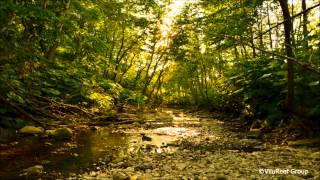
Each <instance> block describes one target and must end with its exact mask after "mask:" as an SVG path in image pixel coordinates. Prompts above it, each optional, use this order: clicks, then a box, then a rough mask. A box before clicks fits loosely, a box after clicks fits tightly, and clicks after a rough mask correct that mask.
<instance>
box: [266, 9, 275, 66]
mask: <svg viewBox="0 0 320 180" xmlns="http://www.w3.org/2000/svg"><path fill="white" fill-rule="evenodd" d="M269 6H270V5H269V3H267V17H268V27H269V29H270V28H271V21H270V13H269V9H270V7H269ZM269 41H270V43H269V45H270V49H271V51H273V41H272V32H271V31H269ZM272 59H273V60H274V55H272Z"/></svg>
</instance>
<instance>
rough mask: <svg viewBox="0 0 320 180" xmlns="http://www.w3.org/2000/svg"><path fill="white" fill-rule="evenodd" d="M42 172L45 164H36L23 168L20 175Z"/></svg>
mask: <svg viewBox="0 0 320 180" xmlns="http://www.w3.org/2000/svg"><path fill="white" fill-rule="evenodd" d="M42 172H43V166H42V165H35V166H32V167H29V168H26V169H24V170H22V173H21V174H20V176H29V175H37V174H41V173H42Z"/></svg>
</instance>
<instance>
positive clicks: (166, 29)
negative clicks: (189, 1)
mask: <svg viewBox="0 0 320 180" xmlns="http://www.w3.org/2000/svg"><path fill="white" fill-rule="evenodd" d="M185 4H186V0H173V1H172V3H171V4H170V5H169V6H168V10H167V13H166V14H165V15H164V17H163V18H162V24H161V27H160V30H161V39H160V46H168V43H169V39H168V38H169V35H170V31H171V28H172V25H173V23H174V20H175V18H176V17H177V16H178V15H179V14H180V13H181V11H182V9H183V7H184V6H185Z"/></svg>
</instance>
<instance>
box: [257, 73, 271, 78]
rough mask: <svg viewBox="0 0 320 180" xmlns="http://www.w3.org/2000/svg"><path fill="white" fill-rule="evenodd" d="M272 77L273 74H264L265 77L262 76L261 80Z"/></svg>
mask: <svg viewBox="0 0 320 180" xmlns="http://www.w3.org/2000/svg"><path fill="white" fill-rule="evenodd" d="M270 76H272V73H268V74H264V75H262V76H261V77H260V78H259V79H264V78H268V77H270Z"/></svg>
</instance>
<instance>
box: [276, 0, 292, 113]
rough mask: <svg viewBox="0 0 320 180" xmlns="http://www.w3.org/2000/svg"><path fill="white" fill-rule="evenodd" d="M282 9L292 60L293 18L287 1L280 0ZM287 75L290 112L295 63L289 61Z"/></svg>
mask: <svg viewBox="0 0 320 180" xmlns="http://www.w3.org/2000/svg"><path fill="white" fill-rule="evenodd" d="M278 1H279V3H280V6H281V9H282V14H283V19H284V20H285V22H284V34H285V48H286V54H287V56H288V57H289V58H290V57H291V58H293V51H292V43H291V31H292V29H291V28H292V25H291V17H290V12H289V8H288V3H287V0H278ZM287 73H288V94H287V108H288V110H289V111H291V110H292V109H293V103H294V102H293V100H294V74H293V62H292V60H290V59H287Z"/></svg>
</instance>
